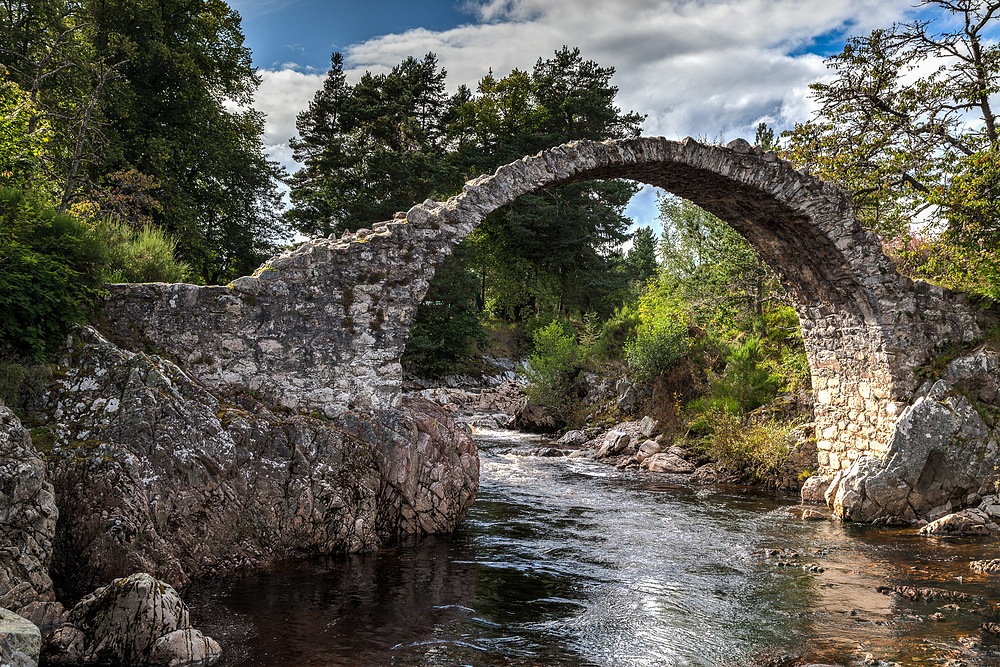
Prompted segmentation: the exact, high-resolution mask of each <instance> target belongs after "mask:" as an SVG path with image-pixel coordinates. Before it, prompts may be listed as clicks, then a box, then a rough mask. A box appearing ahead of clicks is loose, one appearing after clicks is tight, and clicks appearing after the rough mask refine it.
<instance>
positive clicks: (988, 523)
mask: <svg viewBox="0 0 1000 667" xmlns="http://www.w3.org/2000/svg"><path fill="white" fill-rule="evenodd" d="M997 530H998V528H997V525H996V524H995V523H993V521H992V520H991V518H990V515H989V514H987V513H986V512H984V511H983V510H981V509H977V508H970V509H965V510H962V511H961V512H955V513H954V514H948V515H947V516H943V517H941V518H940V519H937V520H936V521H931V522H930V523H929V524H927V525H926V526H924V527H923V528H921V529H920V534H921V535H929V536H933V537H982V536H986V535H989V534H991V533H994V532H996V531H997Z"/></svg>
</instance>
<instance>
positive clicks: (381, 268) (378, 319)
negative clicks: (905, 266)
mask: <svg viewBox="0 0 1000 667" xmlns="http://www.w3.org/2000/svg"><path fill="white" fill-rule="evenodd" d="M595 178H629V179H634V180H638V181H641V182H644V183H648V184H651V185H655V186H659V187H662V188H664V189H666V190H668V191H670V192H672V193H674V194H677V195H680V196H682V197H685V198H687V199H690V200H692V201H694V202H695V203H696V204H699V205H700V206H702V207H703V208H705V209H707V210H708V211H710V212H712V213H714V214H716V215H718V216H719V217H720V218H722V219H723V220H725V221H726V222H728V223H729V224H731V225H732V226H733V227H734V228H735V229H736V230H737V231H738V232H739V233H741V234H742V235H743V236H744V237H745V238H747V240H748V241H749V242H750V243H751V244H752V245H753V246H754V247H755V248H756V249H757V250H758V251H759V252H760V253H761V255H762V257H763V258H764V260H765V261H766V262H767V263H768V264H769V265H770V266H772V267H773V268H774V269H775V270H776V272H777V273H778V275H779V277H780V279H781V281H782V284H783V285H784V286H785V288H786V289H787V290H788V293H789V295H790V296H791V299H792V302H793V303H794V305H795V308H796V311H797V313H798V315H799V321H800V323H801V325H802V334H803V339H804V342H805V347H806V354H807V356H808V358H809V365H810V370H811V375H812V386H813V392H814V399H815V419H816V426H815V432H816V440H817V447H818V458H819V465H820V466H821V468H822V469H825V470H828V471H831V472H836V471H838V470H842V469H846V468H848V467H850V466H851V464H852V463H853V462H854V461H855V460H856V459H857V458H858V457H859V456H863V455H869V456H879V455H881V454H882V453H884V452H885V450H886V447H887V445H888V442H889V439H890V436H891V433H892V430H893V425H894V424H895V422H896V420H897V418H898V415H899V412H900V410H901V409H902V407H903V406H905V405H906V404H907V403H909V400H910V397H911V396H912V394H913V392H914V391H915V390H916V388H917V385H918V379H917V375H916V372H915V371H916V369H917V367H919V366H920V365H921V364H924V363H925V362H927V361H928V360H929V359H930V357H931V356H932V355H933V354H934V353H935V351H936V350H937V349H939V348H940V346H941V345H943V344H945V343H949V342H951V343H960V342H970V341H972V340H974V339H976V338H978V337H979V336H980V335H981V332H982V329H983V327H982V326H981V323H980V321H979V320H980V319H982V318H981V316H980V314H979V313H978V312H977V311H976V310H975V309H974V308H972V307H970V306H969V304H968V301H967V300H966V299H965V298H964V297H962V296H960V295H955V294H952V293H950V292H948V291H946V290H944V289H941V288H938V287H935V286H932V285H929V284H927V283H923V282H920V281H917V282H911V281H909V280H908V279H905V278H902V277H900V276H899V275H898V274H897V272H896V270H895V268H894V267H893V265H892V263H891V262H890V261H889V260H888V259H887V258H886V257H885V256H884V255H883V253H882V250H881V246H880V243H879V240H878V238H877V237H876V236H875V235H874V234H872V233H870V232H867V231H865V230H864V229H862V227H861V225H860V224H859V223H858V221H857V219H856V217H855V216H854V213H853V210H852V207H851V201H850V196H849V195H848V194H847V193H845V192H843V191H841V190H839V189H837V188H836V187H834V186H832V185H830V184H827V183H823V182H821V181H819V180H817V179H815V178H812V177H810V176H807V175H804V174H801V173H798V172H796V171H794V170H793V169H791V167H790V166H789V165H788V164H786V163H784V162H782V161H781V160H779V159H778V158H777V157H776V156H775V155H774V154H773V153H764V152H760V151H758V150H756V149H753V148H751V149H747V148H746V147H745V146H743V145H742V144H740V145H738V146H734V147H727V148H723V147H719V146H710V145H705V144H701V143H698V142H696V141H693V140H691V139H685V140H684V141H681V142H675V141H669V140H666V139H663V138H655V137H644V138H638V139H629V140H621V141H611V142H601V143H596V142H575V143H571V144H567V145H564V146H559V147H557V148H553V149H551V150H548V151H545V152H543V153H540V154H539V155H537V156H534V157H531V158H526V159H523V160H519V161H517V162H515V163H512V164H510V165H506V166H503V167H500V168H499V169H498V170H497V171H496V173H495V174H493V175H492V176H484V177H481V178H478V179H476V180H474V181H471V182H470V183H468V184H466V186H465V188H464V190H463V192H462V193H461V194H460V195H457V196H456V197H452V198H451V199H449V200H448V201H445V202H433V201H427V202H424V203H423V204H419V205H417V206H414V207H413V208H411V209H410V211H409V212H407V214H406V217H405V218H402V219H395V220H391V221H387V222H377V223H374V224H373V225H372V227H371V229H366V230H360V231H358V232H355V233H352V234H345V235H344V236H343V237H342V238H340V239H317V240H314V241H310V242H308V243H305V244H303V245H302V246H301V247H299V248H297V249H295V250H293V251H291V252H289V253H286V254H284V255H281V256H278V257H275V258H273V259H271V260H269V261H268V262H267V263H265V264H264V265H263V266H262V267H261V268H260V269H259V270H258V271H257V272H256V273H255V274H254V275H253V276H247V277H243V278H239V279H237V280H235V281H234V282H233V283H232V284H230V285H227V286H223V287H196V286H193V285H123V286H115V287H114V288H113V289H112V295H111V298H110V299H109V301H108V303H107V305H106V308H105V314H106V322H105V323H104V324H103V325H102V330H103V331H104V332H105V333H107V334H108V335H109V336H111V337H112V338H114V339H115V340H116V341H118V342H120V343H121V344H122V345H123V346H126V347H129V348H130V349H133V350H159V351H161V352H162V353H163V354H165V355H168V356H169V357H170V358H172V359H174V360H175V361H177V362H178V363H179V365H180V366H181V367H182V368H184V370H185V372H187V373H190V374H191V375H192V376H193V377H194V378H196V379H198V380H199V381H200V382H202V383H204V384H205V385H207V386H209V387H211V388H214V389H216V390H219V391H222V392H223V393H241V392H255V393H257V394H259V395H260V396H262V397H263V398H265V399H267V401H269V402H271V403H275V404H280V405H283V406H286V407H289V408H293V409H296V410H302V409H304V410H317V411H320V412H323V413H325V414H327V415H328V416H334V415H336V414H338V413H340V412H342V411H345V410H349V409H361V410H371V409H376V410H377V409H381V408H385V407H391V406H395V405H397V404H398V401H399V396H400V389H401V386H402V370H401V366H400V363H399V359H400V355H401V353H402V351H403V348H404V346H405V343H406V339H407V334H408V331H409V328H410V326H411V324H412V322H413V317H414V315H415V312H416V308H417V305H418V304H419V303H420V302H421V301H422V299H423V296H424V294H425V293H426V290H427V286H428V284H429V281H430V279H431V277H432V275H433V273H434V271H435V268H436V267H437V266H438V265H440V263H441V261H443V260H444V258H445V257H446V256H447V255H448V254H449V253H450V252H451V251H452V248H453V247H454V246H455V245H456V244H457V243H459V242H460V241H461V240H462V239H464V238H465V237H466V236H468V235H469V234H470V233H471V232H472V230H473V229H474V228H475V227H476V226H477V225H478V224H479V223H480V221H481V220H482V219H483V218H484V217H485V216H486V215H488V214H489V213H490V212H492V211H494V210H496V209H498V208H500V207H502V206H505V205H507V204H509V203H510V202H512V201H513V200H514V199H516V198H517V197H519V196H521V195H523V194H526V193H528V192H532V191H535V190H537V189H539V188H543V187H548V186H554V185H558V184H562V183H568V182H573V181H580V180H590V179H595ZM632 394H634V392H631V393H630V392H629V390H628V388H627V387H625V388H623V390H622V393H620V394H619V395H618V400H619V402H620V403H636V397H635V396H633V395H632Z"/></svg>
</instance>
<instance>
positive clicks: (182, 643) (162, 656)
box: [149, 628, 222, 667]
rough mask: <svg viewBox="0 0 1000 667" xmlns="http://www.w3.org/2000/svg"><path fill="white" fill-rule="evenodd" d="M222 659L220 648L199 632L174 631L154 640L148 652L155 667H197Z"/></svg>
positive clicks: (187, 630) (216, 643) (192, 629)
mask: <svg viewBox="0 0 1000 667" xmlns="http://www.w3.org/2000/svg"><path fill="white" fill-rule="evenodd" d="M221 657H222V647H221V646H219V643H218V642H217V641H215V640H214V639H212V638H211V637H206V636H205V635H203V634H202V633H201V630H195V629H194V628H186V629H184V630H174V631H173V632H171V633H170V634H167V635H164V636H162V637H160V638H159V639H157V640H156V642H155V643H154V644H153V648H152V649H151V650H150V652H149V664H150V665H154V666H155V667H198V666H199V665H211V664H213V663H215V662H217V661H218V660H219V658H221Z"/></svg>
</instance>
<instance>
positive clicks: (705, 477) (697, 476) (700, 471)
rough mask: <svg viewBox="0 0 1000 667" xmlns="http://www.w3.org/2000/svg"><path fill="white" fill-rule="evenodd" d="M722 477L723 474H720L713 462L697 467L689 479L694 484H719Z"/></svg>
mask: <svg viewBox="0 0 1000 667" xmlns="http://www.w3.org/2000/svg"><path fill="white" fill-rule="evenodd" d="M721 479H722V476H721V475H719V471H718V470H716V469H715V466H713V465H712V464H711V463H709V464H706V465H703V466H701V467H699V468H697V469H695V471H694V472H693V473H691V476H690V477H688V481H689V482H690V483H692V484H717V483H719V482H720V481H721Z"/></svg>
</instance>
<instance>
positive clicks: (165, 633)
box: [57, 573, 222, 667]
mask: <svg viewBox="0 0 1000 667" xmlns="http://www.w3.org/2000/svg"><path fill="white" fill-rule="evenodd" d="M69 618H70V622H71V623H72V625H73V627H74V628H76V629H77V630H78V631H79V634H78V635H76V636H75V641H74V642H72V643H71V644H72V647H73V650H74V654H70V655H66V654H64V655H62V656H61V661H62V662H63V663H64V664H66V663H72V662H83V663H101V664H106V663H110V664H134V665H163V666H167V665H173V666H174V667H180V666H181V665H188V666H191V667H194V666H196V665H210V664H212V663H214V662H215V661H217V660H218V659H219V657H221V654H222V653H221V649H220V648H219V645H218V644H217V643H216V642H215V641H214V640H212V639H210V638H207V637H204V636H203V635H202V634H201V633H200V632H198V631H196V630H194V629H193V628H192V627H191V621H190V617H189V614H188V609H187V606H186V605H185V604H184V602H183V601H181V599H180V596H179V595H178V594H177V591H175V590H174V589H173V588H171V587H170V586H168V585H166V584H164V583H163V582H161V581H157V580H156V579H155V578H153V577H152V576H150V575H148V574H144V573H140V574H134V575H131V576H129V577H126V578H122V579H116V580H114V581H112V582H111V583H110V584H109V585H107V586H103V587H101V588H99V589H97V590H96V591H94V592H93V593H91V594H90V595H88V596H86V597H85V598H83V599H82V600H80V602H79V603H77V605H76V606H75V607H73V609H72V610H71V611H70V614H69ZM81 635H82V637H81ZM57 660H60V658H57Z"/></svg>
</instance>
